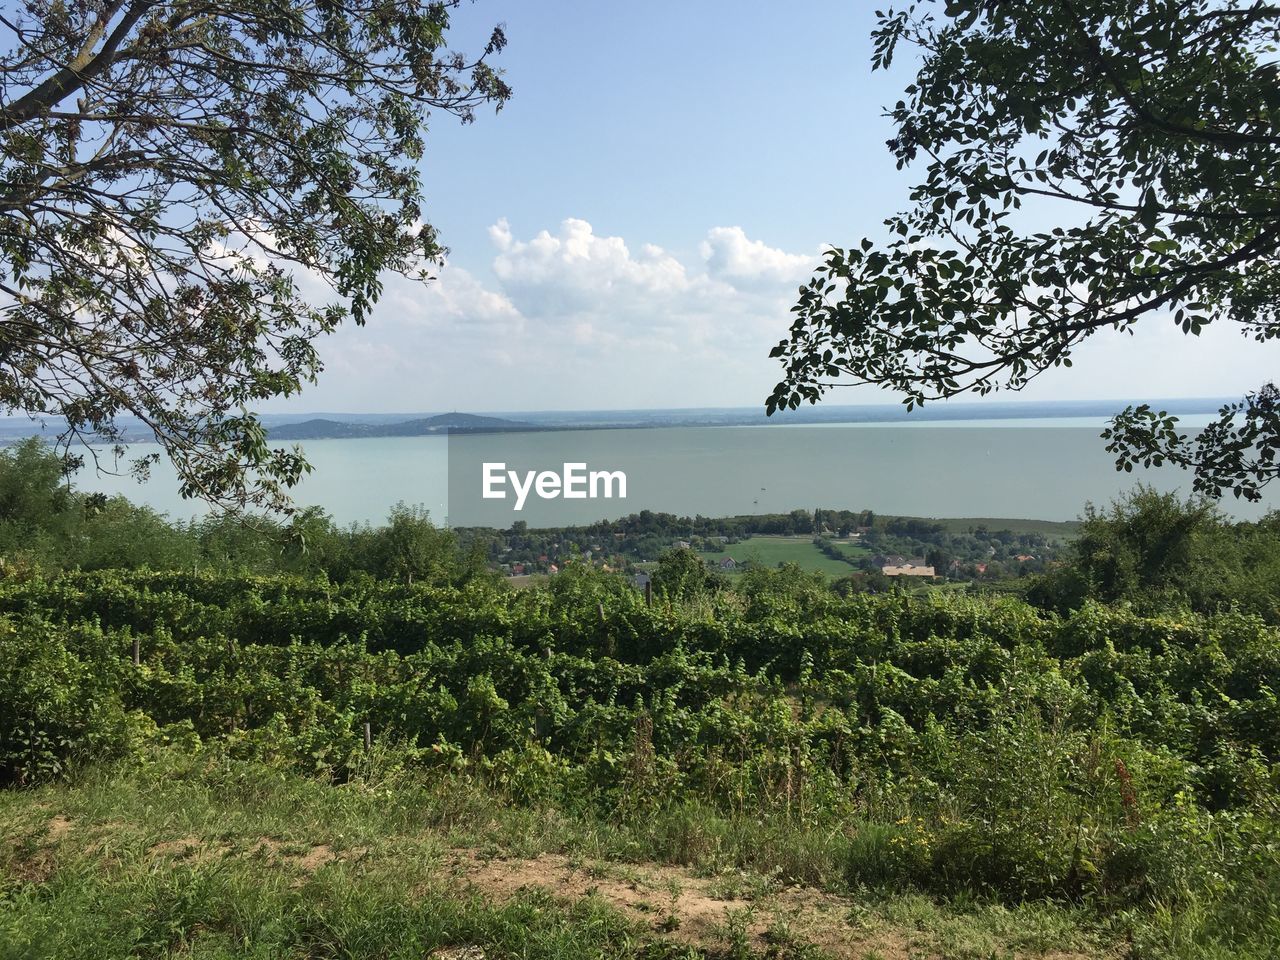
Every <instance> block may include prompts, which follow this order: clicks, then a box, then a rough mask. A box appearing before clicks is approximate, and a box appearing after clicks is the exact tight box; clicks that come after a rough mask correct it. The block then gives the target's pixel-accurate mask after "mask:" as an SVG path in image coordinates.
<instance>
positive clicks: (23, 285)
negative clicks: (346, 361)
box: [0, 0, 510, 507]
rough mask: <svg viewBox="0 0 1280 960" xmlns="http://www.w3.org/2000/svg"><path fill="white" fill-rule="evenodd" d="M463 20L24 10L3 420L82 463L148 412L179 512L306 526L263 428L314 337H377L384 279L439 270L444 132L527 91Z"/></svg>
mask: <svg viewBox="0 0 1280 960" xmlns="http://www.w3.org/2000/svg"><path fill="white" fill-rule="evenodd" d="M459 2H460V0H444V2H433V3H429V4H419V3H387V2H383V0H326V2H323V3H320V2H313V0H225V2H220V3H216V4H215V3H210V2H207V0H91V2H84V3H65V2H63V0H28V2H26V3H24V4H22V5H19V7H18V10H17V11H16V12H15V11H14V10H13V8H12V7H10V8H8V9H6V11H5V12H4V14H3V15H0V31H3V33H4V34H7V37H8V41H7V45H4V46H0V406H2V407H4V408H6V409H8V410H11V411H12V410H20V411H27V412H33V413H36V414H47V415H51V416H54V417H56V418H62V419H64V420H65V432H64V433H63V434H62V439H63V441H64V442H67V443H69V442H70V441H71V440H74V439H82V440H86V441H98V442H101V441H104V440H105V441H107V442H118V441H120V440H121V439H122V438H123V437H125V436H126V434H125V431H124V430H123V428H122V426H121V421H122V419H123V418H125V417H127V416H133V417H136V418H138V419H139V420H141V422H142V424H143V425H144V426H145V429H146V430H147V431H148V432H149V433H152V434H154V436H155V439H156V440H157V441H158V443H159V447H160V449H161V450H162V451H163V452H164V453H165V454H167V455H168V456H169V458H170V459H171V460H172V461H173V463H174V465H175V466H176V468H177V471H178V475H179V477H180V481H181V489H182V493H183V494H184V495H186V496H199V497H203V498H205V499H208V500H210V501H212V502H214V503H220V504H224V505H228V506H233V507H238V506H243V505H246V504H259V505H264V506H268V507H285V506H287V493H286V491H287V488H288V487H290V486H292V485H293V484H294V483H295V482H296V481H297V480H298V479H299V477H300V476H301V475H302V473H303V472H304V471H305V470H306V469H307V466H306V463H305V461H304V460H303V458H302V457H301V454H300V452H299V451H298V450H297V448H294V449H293V450H285V449H279V448H276V449H273V448H271V447H270V446H269V445H268V444H267V441H266V435H265V432H264V430H263V428H262V426H261V424H260V423H259V421H258V419H257V418H256V417H255V415H254V414H253V413H252V412H251V407H252V406H253V405H256V404H258V403H260V402H261V401H263V400H265V399H267V398H269V397H275V396H285V395H289V394H292V393H294V392H296V391H297V390H299V389H300V388H301V386H302V384H303V383H305V382H308V381H311V380H313V379H314V378H315V376H316V374H317V373H318V372H319V369H320V361H319V359H318V356H317V353H316V349H315V340H316V338H317V337H319V336H321V335H323V334H325V333H328V332H330V331H332V330H333V329H334V328H335V327H336V326H337V325H338V324H339V323H340V322H341V321H342V320H343V319H344V318H347V317H350V318H351V319H353V320H354V321H355V322H356V323H363V322H364V321H365V319H366V318H367V317H368V315H369V311H370V308H371V307H372V306H373V304H374V302H375V301H376V300H377V298H378V295H379V293H380V291H381V284H382V278H383V276H384V275H385V274H386V273H387V272H394V273H401V274H406V275H412V276H421V277H423V278H425V277H426V271H427V270H428V268H430V267H431V266H432V265H433V264H437V263H439V262H440V261H441V258H442V257H443V255H444V252H445V251H444V248H443V247H442V246H441V245H440V242H439V240H438V239H437V236H436V233H435V231H434V230H433V229H432V228H431V226H430V225H429V224H426V223H424V222H423V221H422V206H423V185H422V182H421V176H420V172H419V169H418V165H417V164H418V161H419V160H420V159H421V157H422V155H423V148H424V143H423V138H424V134H425V130H426V125H427V120H428V117H429V115H430V114H431V113H432V112H433V111H436V112H441V113H445V114H451V115H453V116H456V117H459V118H461V119H462V120H463V121H464V122H465V121H469V120H471V119H472V117H473V115H474V111H475V110H476V109H477V108H478V107H479V106H481V105H483V104H486V103H489V104H494V105H495V106H499V107H500V106H501V105H502V104H503V103H504V102H505V100H506V99H507V97H508V96H509V94H510V90H509V88H508V86H507V84H506V83H505V81H504V80H503V79H502V77H501V75H500V74H499V73H498V72H497V71H495V70H494V69H493V68H492V67H491V66H490V65H489V64H488V59H489V58H491V56H492V55H493V54H495V53H497V52H498V51H499V50H501V49H502V47H503V46H504V44H505V37H504V35H503V33H502V31H501V29H497V30H495V31H494V32H493V34H492V36H491V37H490V39H489V41H488V43H487V44H486V45H485V47H484V49H483V51H482V52H481V54H480V55H479V56H478V58H476V59H473V60H468V59H467V58H465V57H464V56H462V55H461V54H457V53H453V52H451V51H449V50H448V48H447V47H446V45H445V31H446V28H447V27H448V25H449V18H450V13H451V11H452V9H453V8H454V7H456V6H457V5H458V3H459ZM0 44H3V41H0ZM316 290H318V291H320V292H319V293H315V292H313V291H316ZM155 459H156V456H155V455H152V456H149V457H145V458H142V459H141V460H140V461H138V462H136V463H135V467H136V469H137V470H138V471H139V472H140V473H145V471H146V467H147V466H148V465H149V464H150V463H151V462H154V460H155Z"/></svg>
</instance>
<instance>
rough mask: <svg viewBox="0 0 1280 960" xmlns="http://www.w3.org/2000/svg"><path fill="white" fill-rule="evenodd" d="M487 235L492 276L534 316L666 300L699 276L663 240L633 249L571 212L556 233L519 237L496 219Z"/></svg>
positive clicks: (615, 309)
mask: <svg viewBox="0 0 1280 960" xmlns="http://www.w3.org/2000/svg"><path fill="white" fill-rule="evenodd" d="M489 236H490V238H491V239H492V241H493V244H494V246H495V247H496V249H497V255H496V256H495V257H494V260H493V273H494V276H495V277H496V278H497V281H498V283H499V284H500V286H501V287H502V290H503V291H504V292H505V293H506V294H508V295H509V296H511V297H512V298H513V299H514V300H515V301H516V302H518V303H519V305H520V308H521V310H522V311H524V312H525V313H526V314H528V315H531V316H541V317H556V316H559V317H566V316H576V315H577V314H580V313H583V312H588V311H598V310H609V311H612V312H614V313H617V312H619V311H629V310H630V309H631V308H632V307H633V306H635V305H637V304H644V305H646V306H656V305H668V304H670V303H671V301H672V300H674V299H677V298H680V297H684V296H686V295H688V294H690V293H691V292H693V288H694V287H695V286H696V285H697V278H695V277H691V276H690V275H689V273H688V272H687V271H686V269H685V267H684V265H683V264H682V263H680V261H679V260H677V259H676V258H675V257H673V256H671V255H670V254H668V253H667V252H666V251H664V250H663V249H662V248H661V247H658V246H655V245H653V244H644V245H643V246H641V247H640V249H639V251H638V253H634V254H633V253H632V251H631V249H630V248H629V247H628V246H627V244H626V242H625V241H624V240H623V239H622V238H621V237H609V236H600V235H598V234H596V233H595V231H594V230H593V229H592V226H591V224H590V223H588V222H587V221H585V220H578V219H574V218H570V219H568V220H565V221H563V222H562V223H561V224H560V227H559V229H558V230H557V232H556V233H555V234H552V233H550V232H549V231H547V230H543V231H541V232H539V233H538V234H537V235H536V236H534V237H533V238H532V239H530V240H523V241H522V240H517V239H516V238H515V237H514V236H513V235H512V232H511V227H510V225H509V224H508V223H507V222H506V221H505V220H500V221H498V223H496V224H494V225H493V226H492V227H491V228H490V229H489Z"/></svg>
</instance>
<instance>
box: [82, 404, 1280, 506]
mask: <svg viewBox="0 0 1280 960" xmlns="http://www.w3.org/2000/svg"><path fill="white" fill-rule="evenodd" d="M1102 426H1103V422H1102V421H1083V422H1082V421H1080V420H1071V419H1060V420H1048V421H1042V422H1040V421H1037V422H1032V421H1020V422H1013V423H1010V422H1008V421H1004V422H1001V423H999V424H993V423H992V422H980V423H976V424H975V422H970V421H965V422H956V423H951V424H947V425H939V424H938V423H936V422H935V423H930V424H927V425H926V424H921V425H910V426H904V425H901V424H895V425H887V424H839V425H826V424H824V425H814V426H779V427H682V428H666V429H645V430H590V431H567V432H558V433H535V434H501V435H495V434H489V435H473V436H459V437H453V438H444V437H388V438H370V439H361V440H314V441H310V442H308V443H307V444H306V445H305V449H306V454H307V457H308V459H309V460H310V461H311V463H312V464H313V466H314V467H315V470H314V472H313V473H312V474H311V475H310V476H309V477H307V478H306V479H305V480H304V481H303V483H302V485H301V486H300V488H298V490H297V491H296V493H295V499H296V501H297V502H298V503H300V504H302V505H308V506H310V505H317V506H321V507H323V508H324V509H325V510H327V511H328V512H329V513H330V514H331V515H332V516H333V517H334V518H335V519H336V520H337V521H339V522H341V523H344V524H345V523H351V522H369V523H379V522H381V521H383V520H385V518H386V516H387V513H388V511H389V510H390V508H391V507H392V506H393V505H394V504H395V503H396V502H397V501H404V502H406V503H410V504H420V505H422V506H424V507H426V508H427V509H428V510H430V512H431V515H432V516H433V517H434V518H436V519H437V520H438V521H440V522H443V521H444V520H445V519H449V520H451V521H452V522H454V523H459V524H467V523H474V522H477V518H476V513H475V508H476V502H477V498H478V493H477V491H478V489H479V486H480V471H479V467H478V466H477V464H478V462H479V461H480V460H503V461H505V462H507V463H508V464H510V465H511V466H513V467H516V466H522V465H529V466H537V467H542V466H543V462H544V461H545V462H559V460H558V458H560V457H561V456H563V458H564V459H565V460H567V461H569V460H571V461H577V460H581V461H584V462H586V463H588V464H589V465H590V466H591V468H592V469H595V468H597V467H600V468H608V469H624V470H626V471H627V474H628V479H629V484H628V496H627V498H626V499H625V500H580V501H574V502H572V503H570V502H568V501H565V500H555V501H537V500H536V499H535V498H532V497H531V498H530V500H529V501H528V503H527V505H526V507H525V509H524V510H523V511H522V512H521V513H519V514H516V513H512V512H510V507H509V505H495V504H494V503H493V501H488V502H486V504H485V507H486V508H489V507H496V506H503V507H504V508H505V509H506V510H507V513H505V514H502V515H489V521H490V522H494V523H497V524H503V525H505V523H508V522H510V520H511V519H523V520H526V521H528V522H529V524H530V525H531V526H537V525H539V524H546V525H550V524H566V523H581V522H589V521H591V520H595V519H600V518H605V517H609V518H614V517H619V516H623V515H625V514H628V513H633V512H636V511H639V510H642V509H651V510H662V511H667V512H670V513H676V514H685V515H696V514H702V515H704V516H727V515H732V514H749V513H770V512H781V511H788V510H793V509H796V508H806V509H813V508H814V507H830V508H847V509H863V508H870V509H872V510H875V511H876V512H877V513H883V514H907V515H916V516H934V517H1017V518H1036V519H1043V520H1070V519H1073V518H1075V517H1077V516H1078V515H1079V514H1080V512H1081V510H1082V508H1083V506H1084V504H1085V502H1086V501H1093V502H1094V503H1099V504H1102V503H1106V502H1107V501H1109V500H1111V499H1112V498H1113V497H1115V496H1117V495H1118V494H1120V493H1121V492H1123V491H1124V490H1127V489H1129V488H1130V487H1132V485H1133V484H1134V483H1135V482H1137V481H1138V480H1143V481H1145V482H1148V483H1152V484H1153V485H1155V486H1157V487H1160V488H1161V489H1181V490H1188V489H1189V484H1188V478H1187V475H1186V474H1185V473H1183V472H1182V471H1178V470H1172V469H1163V470H1155V471H1150V472H1147V473H1143V472H1136V473H1133V474H1122V473H1117V472H1116V470H1115V466H1114V462H1113V459H1112V457H1111V456H1110V455H1109V454H1108V453H1107V452H1106V450H1105V449H1104V445H1103V442H1102V441H1101V440H1100V439H1099V436H1098V433H1099V431H1100V430H1101V428H1102ZM451 444H452V445H453V451H454V456H453V461H454V471H453V473H454V477H453V483H454V486H455V492H454V496H453V504H454V507H455V512H456V513H457V514H458V516H456V517H450V510H449V508H450V487H449V481H450V470H449V463H450V456H449V453H450V449H451ZM548 458H553V459H550V460H548ZM464 465H465V466H464ZM473 474H474V476H473ZM77 484H78V485H79V486H80V487H81V488H82V489H89V490H100V491H103V492H106V493H123V494H125V495H126V496H128V497H130V499H132V500H134V501H135V502H140V503H146V504H148V505H150V506H152V507H154V508H155V509H157V510H160V511H162V512H165V513H167V514H169V515H170V516H171V517H175V518H178V517H180V518H186V517H190V516H195V515H198V514H199V513H201V512H202V509H201V507H200V506H199V505H197V504H194V503H192V502H190V501H183V500H182V499H181V498H180V497H179V496H178V495H177V492H176V484H175V483H174V480H173V475H172V472H171V471H170V470H169V468H168V466H167V464H161V465H160V466H158V467H157V468H155V470H154V471H153V476H152V479H151V481H150V482H149V483H147V484H145V485H139V484H137V483H136V482H134V481H133V480H132V479H131V478H128V477H112V476H103V475H95V474H94V473H93V471H92V470H89V469H86V470H84V471H82V472H81V475H80V476H79V477H78V478H77ZM460 485H465V486H466V489H465V490H462V491H461V493H459V492H458V488H459V486H460ZM1274 505H1275V498H1274V497H1272V498H1271V499H1270V500H1268V501H1266V502H1264V503H1263V504H1262V505H1251V504H1248V503H1243V502H1240V501H1235V500H1230V499H1228V500H1225V501H1224V502H1223V506H1224V507H1225V508H1226V509H1227V510H1228V511H1230V512H1231V513H1233V514H1235V515H1237V516H1240V517H1244V518H1253V517H1257V516H1260V515H1261V514H1262V513H1263V512H1265V510H1266V509H1268V508H1270V507H1273V506H1274Z"/></svg>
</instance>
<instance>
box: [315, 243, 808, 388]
mask: <svg viewBox="0 0 1280 960" xmlns="http://www.w3.org/2000/svg"><path fill="white" fill-rule="evenodd" d="M489 238H490V241H491V243H492V251H491V253H492V259H491V262H490V264H489V267H490V269H489V271H488V273H487V274H486V273H483V272H481V271H479V270H475V271H474V272H473V271H471V270H467V269H464V268H462V267H461V266H456V265H454V264H449V265H446V266H445V267H444V268H442V269H441V270H440V273H439V276H438V277H437V278H436V279H435V280H433V281H432V282H431V283H430V284H428V285H426V286H425V287H424V286H422V285H421V284H417V283H411V282H409V281H405V280H402V279H399V278H391V279H390V280H388V282H387V288H386V290H385V292H384V294H383V297H382V300H381V301H380V302H379V304H378V307H377V309H376V310H375V312H374V315H373V317H372V318H371V319H370V322H369V324H368V325H367V326H366V327H364V328H355V327H346V328H344V329H342V330H341V331H340V332H339V333H338V334H337V335H336V336H335V337H333V338H331V339H330V340H329V341H328V342H326V343H325V344H324V345H323V347H322V351H323V353H324V356H325V358H326V364H327V370H326V373H325V375H324V376H323V377H322V378H321V383H320V385H319V387H318V388H315V389H312V390H309V391H307V394H306V396H305V398H304V400H303V402H304V403H307V404H308V405H309V406H311V407H312V409H314V408H316V405H321V406H324V407H326V408H329V409H340V408H342V407H344V406H345V407H355V406H359V407H360V408H363V409H396V410H412V409H418V410H432V409H437V408H443V407H446V406H447V407H449V408H453V407H458V408H465V409H489V410H495V409H497V410H501V409H520V408H522V407H524V408H530V407H534V408H536V407H542V408H549V407H592V406H595V407H626V406H633V407H634V406H659V405H684V404H707V405H710V404H725V403H742V402H756V401H762V399H763V397H764V396H765V394H766V393H767V392H768V390H769V388H770V387H771V386H772V384H773V380H774V379H775V373H776V371H775V370H774V366H775V364H774V362H773V361H771V360H769V359H768V351H769V348H770V347H771V346H772V345H773V343H774V342H776V340H777V339H778V337H779V336H780V335H781V333H782V331H783V330H784V329H785V327H786V323H787V309H788V307H789V306H790V300H791V297H792V296H793V295H794V285H795V283H796V282H797V279H798V278H803V276H804V275H806V274H807V271H808V270H809V268H810V266H811V262H812V261H813V260H814V257H812V256H810V255H807V254H793V253H788V252H786V251H784V250H781V249H778V248H776V247H771V246H769V245H768V244H766V243H764V242H762V241H759V240H756V239H753V238H751V237H748V236H747V235H746V233H745V232H744V231H743V230H742V229H741V228H740V227H715V228H713V229H711V230H709V231H708V232H707V233H706V235H705V236H704V237H702V238H698V239H695V240H693V243H692V244H691V246H693V247H694V248H695V249H696V250H697V254H696V255H693V256H688V257H683V258H682V257H679V256H676V255H675V254H673V253H671V252H670V251H668V250H665V249H663V248H662V247H660V246H658V245H656V244H653V243H647V242H644V241H643V240H642V241H640V242H632V243H628V242H627V240H625V239H624V238H623V237H620V236H615V235H611V234H609V233H607V232H603V231H601V232H597V230H596V229H595V228H594V227H593V226H592V224H591V223H589V222H587V221H586V220H583V219H578V218H569V219H566V220H564V221H562V222H561V223H560V224H559V225H558V226H557V227H556V228H555V229H553V230H551V229H544V230H540V231H537V232H535V233H533V234H532V235H528V234H526V235H524V236H521V235H518V234H517V233H516V232H515V231H514V230H513V229H512V227H511V225H510V224H509V223H508V222H507V221H506V220H499V221H498V222H497V223H495V224H493V226H492V227H490V229H489ZM699 240H700V241H701V242H700V243H699ZM495 374H496V375H495ZM343 398H348V399H346V400H344V399H343Z"/></svg>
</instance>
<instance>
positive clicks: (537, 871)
mask: <svg viewBox="0 0 1280 960" xmlns="http://www.w3.org/2000/svg"><path fill="white" fill-rule="evenodd" d="M449 863H450V869H451V870H452V873H453V876H454V877H455V878H456V879H458V880H459V881H461V882H463V883H465V884H468V885H469V886H470V887H471V888H472V889H474V890H475V891H477V892H479V893H481V894H482V895H484V896H486V897H490V898H500V899H509V898H511V897H513V896H515V895H516V894H517V893H518V892H520V891H524V890H530V889H541V890H544V891H546V892H547V893H549V894H550V895H551V896H553V897H556V898H557V899H561V900H569V901H574V900H580V899H582V898H584V897H593V896H594V897H598V898H600V899H601V900H603V901H604V902H605V903H607V904H609V905H610V906H611V907H613V908H615V909H616V910H619V911H620V912H622V913H623V914H625V915H626V916H628V917H630V918H631V919H632V920H634V921H636V922H637V923H639V924H640V925H642V926H645V927H647V928H648V929H650V930H652V931H653V932H654V934H655V935H657V936H662V937H667V938H669V939H672V940H675V941H677V942H680V943H686V944H689V945H691V946H698V947H704V948H713V949H725V948H735V947H749V948H751V949H752V950H754V951H757V952H759V953H765V952H767V951H768V950H769V949H770V948H774V950H775V951H778V950H782V951H785V949H786V948H788V947H793V948H795V947H800V946H804V945H809V946H813V947H817V948H819V949H820V950H822V951H823V952H824V953H826V954H828V955H830V956H832V957H840V958H844V957H851V958H858V960H861V958H864V957H868V956H871V957H880V958H883V960H907V958H909V957H920V956H921V953H920V952H919V951H918V950H917V951H913V950H912V944H911V943H910V942H909V941H908V940H907V939H906V938H905V937H902V936H898V935H895V934H892V933H888V932H883V931H879V932H876V931H866V930H860V929H859V928H858V927H857V926H856V925H854V924H851V923H850V921H849V910H850V907H851V903H850V902H849V901H846V900H844V899H842V898H840V897H836V896H832V895H830V894H824V893H821V892H818V891H814V890H810V889H804V888H798V887H789V888H784V889H781V890H776V891H765V892H763V893H762V894H760V895H758V896H753V897H750V898H747V897H744V896H742V895H740V894H736V893H735V892H734V891H733V890H732V889H731V888H726V886H725V884H724V882H723V881H715V880H707V879H704V878H700V877H695V876H693V875H692V874H690V873H689V872H688V871H684V870H680V869H678V868H674V867H666V866H661V865H658V864H645V865H642V866H635V865H630V864H616V863H610V864H601V863H594V862H583V861H575V860H572V859H570V858H568V857H564V856H559V855H554V854H542V855H540V856H538V857H534V858H532V859H490V858H485V857H482V856H480V855H477V854H476V853H475V852H474V851H470V850H455V851H453V852H452V853H451V854H450V856H449Z"/></svg>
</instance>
